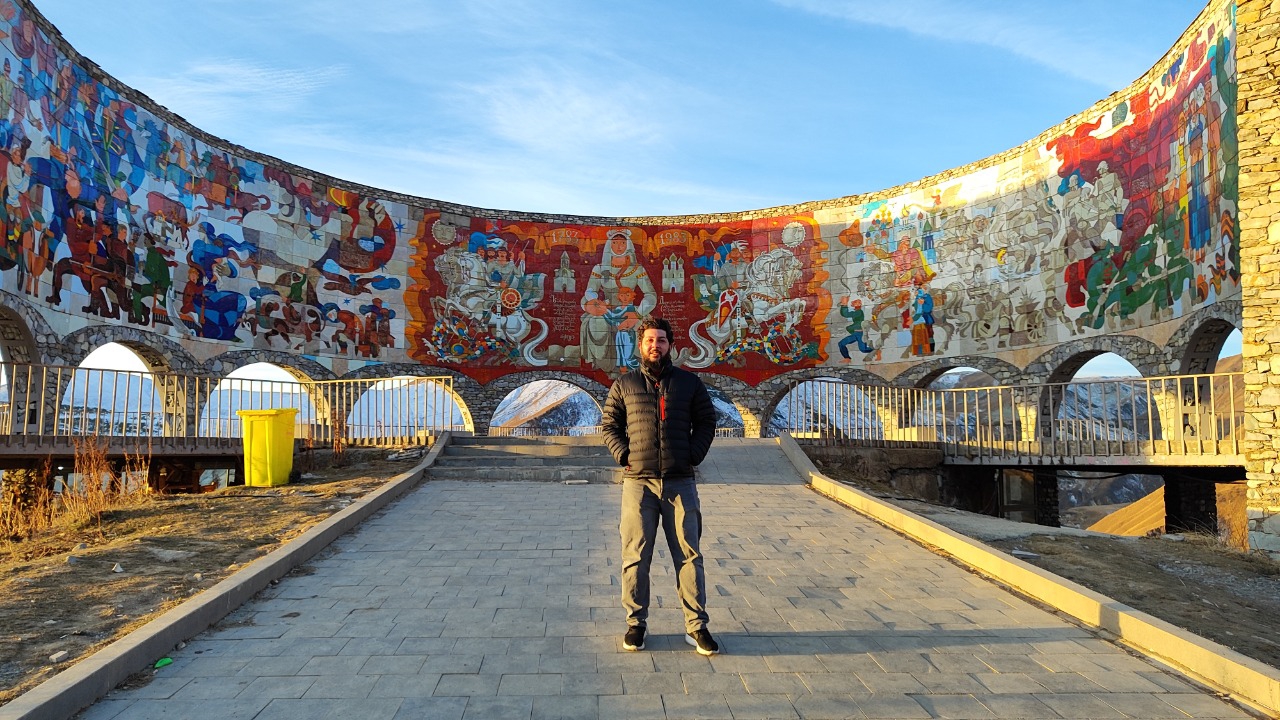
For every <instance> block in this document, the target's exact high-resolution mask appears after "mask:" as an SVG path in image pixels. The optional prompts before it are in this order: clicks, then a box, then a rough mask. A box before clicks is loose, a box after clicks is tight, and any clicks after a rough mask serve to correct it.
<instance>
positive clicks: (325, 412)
mask: <svg viewBox="0 0 1280 720" xmlns="http://www.w3.org/2000/svg"><path fill="white" fill-rule="evenodd" d="M256 363H270V364H272V365H275V366H276V367H278V368H280V369H282V370H284V371H285V372H286V373H288V374H289V375H291V376H293V378H294V380H296V381H297V382H298V383H299V384H300V385H301V387H302V390H303V391H304V392H306V394H307V397H308V398H309V399H310V400H311V405H312V407H313V408H314V409H315V418H314V424H315V426H317V427H324V428H328V427H329V426H330V425H331V423H332V419H333V407H332V406H333V401H332V398H329V397H327V396H326V395H325V393H324V392H323V391H322V390H321V389H320V388H319V387H318V386H316V385H315V384H314V382H313V381H317V380H330V379H333V371H331V370H329V368H327V367H325V366H324V365H321V364H320V363H318V362H316V361H315V360H312V359H310V358H307V357H304V356H302V355H294V354H292V353H286V352H281V351H279V350H265V349H251V350H229V351H227V352H224V353H222V354H220V355H216V356H214V357H212V358H210V359H209V360H207V361H206V362H205V363H204V365H203V367H202V371H201V374H202V375H204V376H205V377H206V378H207V380H206V381H205V383H204V389H203V391H201V392H199V393H197V394H196V399H195V409H194V418H195V419H196V420H197V421H199V419H200V418H202V417H203V415H204V411H205V406H206V405H207V404H208V402H209V398H210V397H211V396H212V395H213V393H214V392H215V391H216V390H217V389H218V386H219V384H220V383H221V382H222V381H223V380H226V379H227V376H228V375H230V374H231V373H233V372H235V371H236V370H239V369H240V368H243V367H247V366H249V365H253V364H256ZM303 416H306V413H303ZM300 421H301V419H300ZM309 432H312V433H315V432H316V429H315V428H314V427H313V428H312V429H311V430H310V431H309ZM323 433H326V434H327V430H325V431H323ZM306 437H307V438H308V440H312V439H314V436H313V435H308V436H306Z"/></svg>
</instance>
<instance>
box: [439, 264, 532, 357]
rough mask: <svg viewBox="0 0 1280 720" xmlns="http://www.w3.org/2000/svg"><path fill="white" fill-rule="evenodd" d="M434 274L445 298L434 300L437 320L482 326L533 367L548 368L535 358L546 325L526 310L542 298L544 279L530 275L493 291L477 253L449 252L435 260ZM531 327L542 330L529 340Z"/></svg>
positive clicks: (494, 288) (493, 288)
mask: <svg viewBox="0 0 1280 720" xmlns="http://www.w3.org/2000/svg"><path fill="white" fill-rule="evenodd" d="M435 267H436V272H438V273H440V277H441V279H443V280H444V282H445V294H444V297H436V298H433V299H432V301H433V303H435V305H436V317H437V318H440V317H445V316H447V315H449V314H457V315H461V316H463V317H466V318H468V319H469V320H470V321H471V322H472V323H474V324H476V325H480V326H484V327H486V328H487V329H488V332H489V333H490V334H492V335H493V336H494V337H497V338H501V339H503V340H506V341H508V342H510V343H511V344H512V345H515V346H518V347H519V348H520V356H521V357H522V358H524V360H525V362H527V363H528V364H530V365H534V366H542V365H546V364H547V359H546V358H545V357H539V356H537V355H535V353H534V348H535V347H537V345H538V343H541V342H542V341H543V340H545V339H546V338H547V335H548V334H549V332H550V328H548V326H547V323H546V322H545V321H543V320H541V319H539V318H535V317H532V316H531V315H529V313H528V312H527V308H529V307H532V306H536V305H537V304H538V303H539V302H540V301H541V300H542V298H543V296H544V295H545V287H544V285H545V282H546V275H545V274H543V273H531V274H529V275H525V276H523V277H521V278H520V281H519V282H518V283H517V284H516V286H515V287H494V286H493V285H491V284H490V283H489V279H488V278H487V277H486V267H485V262H484V259H483V258H481V257H480V256H479V255H477V254H476V253H471V252H466V251H464V250H461V249H458V248H450V249H449V250H446V251H445V252H444V253H443V254H441V255H439V256H437V257H436V260H435ZM534 326H541V327H540V329H539V331H538V333H537V334H536V335H535V336H534V337H533V338H532V339H530V338H529V335H530V333H531V332H533V328H534Z"/></svg>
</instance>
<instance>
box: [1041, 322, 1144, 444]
mask: <svg viewBox="0 0 1280 720" xmlns="http://www.w3.org/2000/svg"><path fill="white" fill-rule="evenodd" d="M1108 352H1110V353H1115V354H1116V355H1119V356H1120V357H1122V358H1124V359H1125V360H1127V361H1128V362H1129V363H1130V364H1131V365H1133V367H1134V368H1135V369H1136V370H1137V371H1138V372H1139V373H1141V374H1142V376H1143V377H1144V378H1151V377H1159V376H1162V375H1166V374H1168V372H1169V366H1168V364H1167V360H1166V358H1165V353H1164V351H1163V349H1162V348H1160V347H1159V346H1157V345H1156V344H1155V343H1153V342H1151V341H1150V340H1147V339H1145V338H1141V337H1136V336H1134V335H1103V336H1099V337H1093V338H1081V339H1077V340H1073V341H1071V342H1067V343H1063V344H1062V345H1059V346H1058V347H1055V348H1053V349H1052V350H1050V351H1048V352H1046V353H1044V354H1043V355H1041V356H1040V357H1039V358H1037V359H1036V360H1035V361H1033V362H1032V363H1030V364H1029V365H1027V368H1026V370H1025V371H1024V374H1025V376H1026V377H1027V384H1028V385H1032V386H1035V387H1028V388H1026V389H1025V390H1024V391H1023V392H1025V393H1027V395H1025V396H1023V397H1022V398H1021V402H1020V403H1019V408H1020V414H1022V415H1023V417H1021V418H1020V419H1021V421H1022V427H1023V428H1029V427H1036V428H1037V433H1038V435H1039V436H1040V437H1042V438H1051V437H1054V436H1055V432H1056V430H1055V421H1056V420H1057V417H1058V412H1059V409H1060V408H1061V406H1062V403H1063V402H1064V401H1065V399H1066V395H1067V392H1068V390H1067V387H1066V386H1065V385H1064V383H1069V382H1070V381H1071V379H1072V378H1073V377H1075V374H1076V373H1077V372H1079V370H1080V368H1081V367H1084V364H1085V363H1087V362H1089V361H1090V360H1092V359H1093V358H1095V357H1097V356H1099V355H1102V354H1103V353H1108ZM1033 394H1034V395H1033ZM1154 425H1155V432H1159V430H1158V428H1159V418H1158V417H1157V418H1154Z"/></svg>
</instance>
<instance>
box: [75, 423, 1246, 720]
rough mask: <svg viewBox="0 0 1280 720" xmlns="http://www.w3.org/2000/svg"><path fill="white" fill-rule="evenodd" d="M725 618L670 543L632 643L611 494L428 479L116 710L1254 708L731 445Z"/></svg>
mask: <svg viewBox="0 0 1280 720" xmlns="http://www.w3.org/2000/svg"><path fill="white" fill-rule="evenodd" d="M704 470H705V477H704V478H703V483H704V484H703V485H702V488H701V492H702V501H703V517H704V522H705V527H706V531H705V533H706V534H705V536H704V538H703V552H704V553H705V554H706V557H707V583H708V596H709V597H708V605H709V611H710V613H711V623H712V624H711V630H712V631H713V632H714V634H715V635H716V637H717V638H718V639H719V640H720V643H721V646H722V648H723V649H724V650H725V651H726V652H725V654H723V655H719V656H716V657H713V658H710V659H708V658H704V657H701V656H699V655H697V654H695V653H694V652H693V650H692V648H690V647H688V646H687V645H685V643H684V639H683V621H682V619H681V616H680V611H679V608H678V603H677V600H676V597H675V592H674V584H673V576H672V574H671V571H670V564H669V558H668V556H667V554H666V552H665V549H664V550H662V551H661V553H660V555H661V557H657V558H655V560H654V572H653V576H654V595H653V601H654V610H653V611H652V612H651V617H650V625H649V628H650V637H649V641H648V649H647V650H645V651H642V652H634V653H630V652H624V651H623V650H622V647H621V634H622V631H623V630H624V625H623V621H622V610H621V607H620V605H619V597H618V596H619V589H618V557H619V540H618V502H619V497H620V489H619V487H618V486H616V485H597V484H592V485H562V484H551V483H468V482H431V483H427V484H424V485H423V486H421V487H420V488H418V489H417V490H415V491H414V492H412V493H410V494H409V495H408V496H406V498H405V499H403V500H401V501H400V502H398V503H396V504H395V505H393V506H391V507H390V508H389V509H388V510H387V511H386V512H384V513H383V514H381V515H379V516H377V517H375V518H374V519H372V520H371V521H369V522H367V523H365V524H364V525H363V526H361V527H360V528H359V529H358V530H357V531H355V532H353V533H351V534H349V535H347V536H344V537H343V538H342V539H341V540H339V541H338V542H337V543H335V544H334V545H333V546H332V547H331V548H330V549H329V550H328V551H326V552H325V553H323V554H322V555H321V556H319V557H318V558H317V559H316V560H315V561H313V562H312V563H310V565H308V566H306V567H305V568H304V569H303V571H302V572H297V573H295V574H294V575H291V576H290V577H288V578H286V579H285V580H283V581H281V582H280V584H279V585H277V586H275V587H274V588H272V589H271V590H270V591H269V592H267V593H265V594H264V595H263V596H262V597H260V598H258V599H256V600H255V601H253V602H251V603H250V604H248V605H246V606H245V607H243V608H241V609H240V610H238V611H236V612H235V613H234V614H233V615H232V616H230V617H229V618H228V619H227V620H226V621H225V622H223V623H222V624H221V625H219V626H218V628H216V629H214V630H211V631H209V632H207V633H205V634H203V635H201V636H200V637H198V638H196V639H195V640H194V641H192V642H191V643H190V644H188V645H187V646H186V648H185V649H183V650H181V651H177V652H175V653H174V654H173V656H172V657H173V659H174V663H173V664H172V665H170V666H168V667H166V668H164V669H162V670H160V671H159V673H158V674H157V676H156V677H155V679H153V680H152V681H151V682H150V684H148V685H146V686H144V687H140V688H137V689H134V690H128V691H115V692H113V693H112V694H111V695H109V696H108V697H107V698H106V699H104V700H102V701H100V702H99V703H98V704H96V705H94V706H93V707H91V708H90V709H89V710H88V711H86V712H85V713H84V715H83V717H85V718H90V719H92V720H106V719H107V718H132V719H139V718H161V717H164V718H174V717H183V718H256V719H257V720H267V719H268V718H271V719H277V718H301V719H305V720H319V719H320V718H362V719H368V720H379V719H381V718H450V719H453V720H457V719H459V718H468V719H469V718H476V719H479V718H574V719H575V720H576V719H579V718H596V717H599V718H627V719H635V718H735V719H743V718H806V719H808V718H815V719H816V718H846V717H853V718H861V717H871V718H931V717H932V718H943V717H945V718H1126V717H1133V718H1179V719H1181V718H1187V717H1196V718H1243V717H1249V716H1248V715H1246V714H1245V713H1243V712H1241V711H1240V710H1238V709H1237V708H1235V707H1233V706H1232V705H1229V704H1227V703H1225V702H1223V701H1221V700H1219V699H1218V698H1217V697H1215V696H1214V695H1213V694H1212V693H1210V692H1207V691H1204V690H1202V689H1199V688H1197V687H1195V686H1193V685H1191V684H1190V683H1188V682H1187V681H1186V680H1184V679H1182V678H1181V677H1180V676H1178V675H1176V674H1173V673H1170V672H1167V671H1164V670H1162V669H1160V668H1159V667H1157V666H1155V665H1153V664H1152V663H1150V662H1148V661H1146V660H1145V659H1142V658H1139V657H1135V656H1133V655H1131V654H1129V653H1128V652H1126V651H1124V650H1123V649H1121V648H1118V647H1117V646H1115V645H1112V644H1110V643H1108V642H1106V641H1104V640H1102V639H1099V638H1098V637H1096V636H1095V635H1094V634H1092V633H1090V632H1089V631H1086V630H1083V629H1081V628H1079V627H1077V626H1075V625H1073V624H1071V623H1068V622H1065V621H1064V620H1062V619H1060V618H1059V617H1058V616H1056V615H1054V614H1053V613H1051V612H1048V611H1046V610H1044V609H1041V608H1039V607H1037V606H1034V605H1032V604H1030V603H1028V602H1025V601H1023V600H1022V599H1020V598H1019V597H1017V596H1015V595H1012V594H1010V593H1008V592H1005V591H1004V590H1001V589H1000V588H998V587H996V586H995V585H993V584H991V583H989V582H986V581H984V580H982V579H980V578H978V577H976V576H974V575H972V574H970V573H969V572H967V571H965V570H963V569H961V568H959V567H957V566H955V565H953V564H951V563H950V562H948V561H947V560H944V559H942V558H940V557H938V556H936V555H933V554H932V553H930V552H928V551H927V550H925V549H923V548H921V547H919V546H918V545H915V544H914V543H912V542H910V541H908V540H906V539H904V538H902V537H900V536H898V535H896V534H894V533H892V532H890V531H888V530H886V529H884V528H882V527H881V526H879V525H876V524H875V523H873V522H871V521H869V520H867V519H865V518H863V517H861V516H859V515H857V514H856V513H854V512H852V511H850V510H848V509H846V508H843V507H841V506H839V505H837V504H835V503H833V502H831V501H829V500H827V499H825V498H823V497H821V496H819V495H817V494H815V493H814V492H812V491H810V490H809V489H808V488H807V487H806V486H805V485H804V484H803V483H802V482H801V480H800V478H799V477H798V476H797V475H796V473H795V471H794V470H793V469H792V467H791V465H790V464H789V463H788V462H787V460H786V459H785V457H784V456H783V455H782V453H781V452H780V451H779V450H778V449H777V446H776V445H772V444H769V443H767V442H761V441H755V442H752V441H742V440H739V441H732V440H721V441H717V443H716V446H715V448H714V450H713V451H712V455H711V457H710V458H708V461H707V463H705V464H704Z"/></svg>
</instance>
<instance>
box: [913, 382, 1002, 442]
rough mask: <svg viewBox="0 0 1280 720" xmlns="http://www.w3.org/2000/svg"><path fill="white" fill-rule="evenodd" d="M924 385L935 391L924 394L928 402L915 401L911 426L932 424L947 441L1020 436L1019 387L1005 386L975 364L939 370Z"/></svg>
mask: <svg viewBox="0 0 1280 720" xmlns="http://www.w3.org/2000/svg"><path fill="white" fill-rule="evenodd" d="M921 386H922V387H923V388H924V389H926V390H932V391H934V392H931V393H928V394H926V395H923V398H924V402H918V403H917V402H912V403H911V407H910V408H909V409H910V414H909V416H908V417H909V423H908V426H910V427H931V428H933V436H934V437H935V438H936V439H938V440H941V441H944V442H952V441H972V440H979V441H983V442H993V441H994V442H1012V441H1014V440H1017V439H1018V438H1019V434H1020V433H1021V423H1020V421H1019V418H1018V411H1017V402H1016V399H1015V396H1014V393H1015V391H1016V389H1015V388H1012V387H1001V386H1000V384H999V381H997V380H996V379H995V378H994V377H993V376H992V375H991V374H990V373H988V372H986V371H984V370H981V369H979V368H975V367H971V366H958V367H951V368H945V369H939V370H938V371H937V372H935V373H933V374H931V375H929V376H926V377H925V378H923V379H922V380H921ZM908 398H909V399H913V398H914V396H908Z"/></svg>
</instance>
